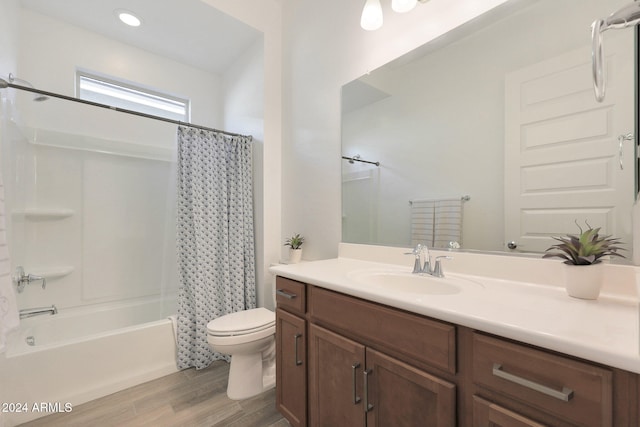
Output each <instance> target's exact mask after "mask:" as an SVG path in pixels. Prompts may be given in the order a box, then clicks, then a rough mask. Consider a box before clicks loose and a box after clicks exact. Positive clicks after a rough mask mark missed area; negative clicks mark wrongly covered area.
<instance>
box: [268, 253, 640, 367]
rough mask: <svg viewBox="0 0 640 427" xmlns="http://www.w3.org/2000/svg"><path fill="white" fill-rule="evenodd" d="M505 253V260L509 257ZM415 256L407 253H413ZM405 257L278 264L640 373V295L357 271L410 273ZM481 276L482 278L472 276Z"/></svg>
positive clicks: (352, 290) (290, 273)
mask: <svg viewBox="0 0 640 427" xmlns="http://www.w3.org/2000/svg"><path fill="white" fill-rule="evenodd" d="M502 259H503V261H502V262H503V263H504V262H509V261H508V260H505V258H502ZM407 260H408V259H407ZM405 264H406V265H398V264H386V263H380V262H372V261H367V260H361V259H354V258H346V257H339V258H334V259H328V260H321V261H311V262H303V263H300V264H293V265H277V266H273V267H271V269H270V271H271V272H272V273H274V274H276V275H279V276H283V277H287V278H290V279H293V280H298V281H301V282H305V283H309V284H312V285H316V286H319V287H323V288H326V289H331V290H334V291H338V292H342V293H345V294H348V295H352V296H355V297H359V298H363V299H366V300H369V301H374V302H378V303H381V304H385V305H388V306H391V307H396V308H400V309H403V310H407V311H410V312H414V313H419V314H422V315H425V316H429V317H432V318H435V319H440V320H444V321H447V322H451V323H456V324H458V325H463V326H467V327H469V328H473V329H476V330H480V331H484V332H488V333H492V334H495V335H499V336H502V337H506V338H511V339H514V340H517V341H521V342H525V343H529V344H533V345H537V346H540V347H543V348H547V349H550V350H555V351H558V352H561V353H565V354H569V355H572V356H576V357H580V358H584V359H588V360H591V361H594V362H598V363H602V364H605V365H610V366H613V367H617V368H620V369H624V370H627V371H631V372H635V373H640V349H639V341H640V339H639V337H640V335H639V333H638V332H639V331H638V329H639V326H638V325H639V318H638V302H637V297H636V296H635V295H633V296H629V295H615V294H601V296H600V298H599V299H598V300H595V301H588V300H580V299H576V298H571V297H569V296H568V295H567V294H566V292H565V290H564V289H563V288H562V287H559V286H552V285H544V284H536V283H527V282H524V281H514V280H506V279H498V278H493V277H487V276H475V275H470V274H462V273H460V272H450V273H447V270H445V275H446V276H447V277H448V278H450V279H451V280H458V281H462V282H464V281H471V282H468V283H470V285H469V286H465V287H464V289H463V291H462V292H460V293H456V294H450V295H426V294H425V295H418V294H415V293H410V292H402V291H400V290H394V291H389V290H385V289H380V288H379V287H376V286H368V285H367V284H365V283H363V282H362V281H359V280H356V279H354V278H353V274H354V272H358V271H367V270H389V271H396V272H401V273H407V274H410V272H411V268H410V267H409V265H408V264H410V262H405ZM472 282H475V283H472Z"/></svg>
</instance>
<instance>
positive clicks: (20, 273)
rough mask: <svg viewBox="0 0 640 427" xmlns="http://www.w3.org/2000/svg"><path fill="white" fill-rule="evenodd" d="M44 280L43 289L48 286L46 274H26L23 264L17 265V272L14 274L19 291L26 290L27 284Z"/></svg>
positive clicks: (14, 280) (14, 282)
mask: <svg viewBox="0 0 640 427" xmlns="http://www.w3.org/2000/svg"><path fill="white" fill-rule="evenodd" d="M38 280H42V289H44V288H46V287H47V279H46V278H45V277H44V276H36V275H35V274H26V273H25V272H24V268H23V267H22V266H18V267H16V274H15V275H14V276H13V284H14V285H16V288H17V290H18V293H21V292H22V291H24V287H25V286H27V284H29V283H31V282H34V281H38Z"/></svg>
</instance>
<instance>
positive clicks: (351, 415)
mask: <svg viewBox="0 0 640 427" xmlns="http://www.w3.org/2000/svg"><path fill="white" fill-rule="evenodd" d="M308 293H309V296H308V306H309V308H308V319H309V340H308V361H309V368H308V375H309V377H308V381H309V425H311V426H331V427H334V426H358V425H360V426H385V427H386V426H408V427H409V426H433V427H439V426H442V427H449V426H454V425H456V386H455V384H453V383H451V382H449V381H446V380H444V379H441V378H439V377H438V376H435V375H432V374H430V373H428V372H426V371H425V370H423V369H421V368H420V367H419V366H416V365H421V366H425V367H431V368H432V370H435V369H440V370H442V371H444V372H449V373H450V374H451V375H453V374H454V373H455V369H456V368H455V364H456V358H455V327H454V326H452V325H449V324H446V323H444V322H438V321H433V320H431V319H427V318H425V317H423V316H419V315H415V314H411V313H406V312H403V311H401V310H396V309H391V308H389V307H385V306H382V305H379V304H375V303H371V302H368V301H363V300H360V299H357V298H353V297H349V296H346V295H343V294H340V293H337V292H332V291H328V290H326V289H322V288H318V287H313V286H310V287H309V288H308ZM433 368H435V369H433ZM445 375H446V374H445Z"/></svg>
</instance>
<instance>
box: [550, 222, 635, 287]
mask: <svg viewBox="0 0 640 427" xmlns="http://www.w3.org/2000/svg"><path fill="white" fill-rule="evenodd" d="M576 225H577V226H578V228H579V229H580V234H579V235H573V234H568V235H566V236H563V237H553V239H554V240H557V241H558V242H560V243H557V244H555V245H552V246H551V247H550V248H548V249H547V250H546V254H544V256H543V258H552V257H554V258H561V259H564V260H565V261H564V264H566V265H567V266H566V267H565V287H566V290H567V293H568V294H569V295H570V296H573V297H576V298H583V299H597V298H598V296H599V295H600V289H601V288H602V270H603V268H602V265H603V264H602V260H603V259H604V258H606V257H621V258H624V256H623V255H621V254H619V253H618V251H620V250H624V249H623V248H621V247H620V246H619V245H620V244H622V242H621V241H620V239H618V238H615V237H611V236H604V235H601V234H600V227H598V228H592V227H591V226H590V225H589V224H587V227H588V228H587V229H586V230H583V229H582V227H580V225H578V223H577V222H576Z"/></svg>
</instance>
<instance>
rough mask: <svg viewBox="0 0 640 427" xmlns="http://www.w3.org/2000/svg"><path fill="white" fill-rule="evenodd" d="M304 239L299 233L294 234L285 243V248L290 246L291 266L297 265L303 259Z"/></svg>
mask: <svg viewBox="0 0 640 427" xmlns="http://www.w3.org/2000/svg"><path fill="white" fill-rule="evenodd" d="M303 243H304V237H303V236H301V235H300V234H299V233H296V234H294V235H293V236H291V237H289V238H288V239H286V240H285V241H284V245H285V246H289V264H297V263H299V262H300V260H301V259H302V244H303Z"/></svg>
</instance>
